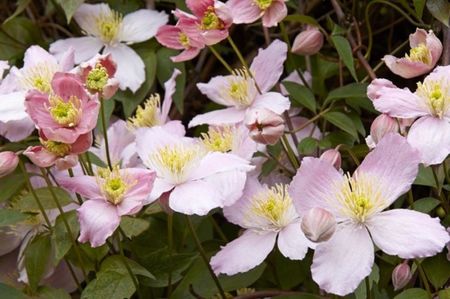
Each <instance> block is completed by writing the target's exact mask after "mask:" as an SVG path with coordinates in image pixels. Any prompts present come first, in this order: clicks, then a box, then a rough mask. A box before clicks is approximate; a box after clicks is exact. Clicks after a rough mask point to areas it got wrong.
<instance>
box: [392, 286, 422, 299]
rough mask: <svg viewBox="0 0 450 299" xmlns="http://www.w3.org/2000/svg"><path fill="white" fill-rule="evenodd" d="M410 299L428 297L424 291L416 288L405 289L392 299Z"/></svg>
mask: <svg viewBox="0 0 450 299" xmlns="http://www.w3.org/2000/svg"><path fill="white" fill-rule="evenodd" d="M411 298H414V299H428V298H429V297H428V294H427V292H426V291H425V290H423V289H417V288H414V289H407V290H405V291H403V292H401V293H400V294H398V295H397V296H395V297H394V299H411Z"/></svg>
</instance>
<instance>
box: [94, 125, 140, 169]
mask: <svg viewBox="0 0 450 299" xmlns="http://www.w3.org/2000/svg"><path fill="white" fill-rule="evenodd" d="M134 140H135V136H134V134H133V133H132V132H130V130H129V129H128V127H127V123H126V122H125V121H124V120H121V119H118V120H117V121H116V122H114V123H113V124H112V125H111V126H110V127H109V128H108V141H109V144H108V145H109V154H110V156H111V162H112V163H113V164H119V163H120V161H121V160H122V153H123V151H124V150H125V148H126V147H127V146H128V145H129V144H130V143H132V142H134ZM98 153H99V154H98V156H99V157H100V158H101V159H102V160H103V161H106V160H107V159H106V149H105V141H104V140H102V142H101V143H100V147H99V149H98Z"/></svg>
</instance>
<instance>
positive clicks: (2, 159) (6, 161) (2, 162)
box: [0, 152, 19, 177]
mask: <svg viewBox="0 0 450 299" xmlns="http://www.w3.org/2000/svg"><path fill="white" fill-rule="evenodd" d="M17 164H19V158H18V157H17V155H16V153H14V152H1V153H0V177H4V176H6V175H8V174H10V173H11V172H13V171H14V170H15V169H16V167H17Z"/></svg>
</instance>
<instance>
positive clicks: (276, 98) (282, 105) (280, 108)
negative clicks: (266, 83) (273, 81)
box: [251, 92, 291, 114]
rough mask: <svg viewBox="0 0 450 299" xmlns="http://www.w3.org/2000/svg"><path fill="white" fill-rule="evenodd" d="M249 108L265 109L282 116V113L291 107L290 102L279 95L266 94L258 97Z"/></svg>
mask: <svg viewBox="0 0 450 299" xmlns="http://www.w3.org/2000/svg"><path fill="white" fill-rule="evenodd" d="M251 107H252V108H267V109H269V110H272V111H273V112H275V113H276V114H282V113H283V112H284V111H286V110H289V108H290V107H291V102H290V101H289V99H288V98H286V97H285V96H283V95H282V94H281V93H278V92H267V93H263V94H262V95H258V96H257V97H256V99H255V101H254V102H253V104H252V106H251Z"/></svg>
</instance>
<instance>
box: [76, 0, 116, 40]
mask: <svg viewBox="0 0 450 299" xmlns="http://www.w3.org/2000/svg"><path fill="white" fill-rule="evenodd" d="M110 14H111V9H110V8H109V6H108V4H104V3H101V4H81V5H80V7H78V9H77V11H76V12H75V14H74V15H73V18H74V19H75V21H76V22H77V24H78V25H79V26H80V27H81V29H83V30H84V31H85V32H86V33H87V34H90V35H94V36H99V35H100V33H99V28H98V25H97V19H98V18H99V17H101V16H109V15H110Z"/></svg>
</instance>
